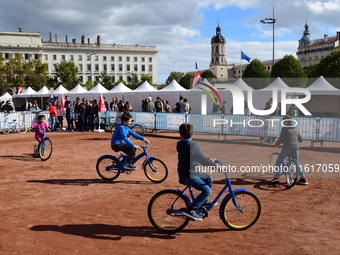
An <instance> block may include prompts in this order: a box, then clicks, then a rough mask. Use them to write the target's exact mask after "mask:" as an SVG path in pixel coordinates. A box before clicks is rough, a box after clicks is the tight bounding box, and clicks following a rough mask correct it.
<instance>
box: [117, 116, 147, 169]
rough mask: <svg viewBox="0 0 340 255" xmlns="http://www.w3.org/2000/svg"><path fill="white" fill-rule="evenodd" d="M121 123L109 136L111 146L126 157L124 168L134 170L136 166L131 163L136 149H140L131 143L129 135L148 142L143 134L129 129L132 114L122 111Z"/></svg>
mask: <svg viewBox="0 0 340 255" xmlns="http://www.w3.org/2000/svg"><path fill="white" fill-rule="evenodd" d="M121 120H122V124H119V125H118V126H117V127H116V130H115V132H114V133H113V135H112V138H111V148H112V150H114V151H115V152H118V151H122V152H124V153H125V154H126V155H127V156H128V158H127V162H126V163H127V164H126V165H125V166H124V168H125V169H130V170H135V169H136V168H137V167H136V166H134V165H133V160H134V158H135V155H136V150H137V149H141V147H139V146H138V145H135V144H133V143H132V142H131V141H130V139H129V136H133V137H134V138H136V139H139V140H142V141H145V142H147V143H150V142H149V141H148V140H147V139H145V138H144V137H143V136H141V135H139V134H137V133H135V132H133V131H132V130H131V129H130V127H129V126H130V125H131V122H132V116H131V115H130V114H129V113H127V112H124V113H123V114H122V116H121Z"/></svg>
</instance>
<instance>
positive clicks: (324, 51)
mask: <svg viewBox="0 0 340 255" xmlns="http://www.w3.org/2000/svg"><path fill="white" fill-rule="evenodd" d="M308 28H309V25H308V23H306V24H305V31H304V32H303V36H302V37H301V39H300V40H299V47H298V51H297V52H296V55H297V57H298V61H299V63H300V64H301V66H302V68H303V69H305V68H307V67H309V66H311V65H313V64H318V63H319V62H320V60H321V59H323V58H325V57H326V56H327V55H329V54H331V52H332V50H334V49H337V48H339V42H340V32H337V33H336V36H333V37H329V36H328V35H326V34H325V35H324V38H322V39H316V40H313V38H312V37H311V35H310V32H309V29H308Z"/></svg>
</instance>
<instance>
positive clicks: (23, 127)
mask: <svg viewBox="0 0 340 255" xmlns="http://www.w3.org/2000/svg"><path fill="white" fill-rule="evenodd" d="M17 131H18V132H19V133H20V134H24V133H26V132H27V125H26V123H25V122H18V123H17Z"/></svg>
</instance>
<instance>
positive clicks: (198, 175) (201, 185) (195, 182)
mask: <svg viewBox="0 0 340 255" xmlns="http://www.w3.org/2000/svg"><path fill="white" fill-rule="evenodd" d="M179 134H180V137H181V140H180V141H179V142H178V143H177V152H178V170H177V171H178V177H179V179H180V181H181V182H183V183H186V184H188V185H190V186H191V187H193V188H195V189H197V190H199V191H201V194H199V195H198V196H197V197H196V198H195V200H194V201H193V203H192V204H191V208H190V210H188V211H184V212H183V214H184V215H186V216H188V217H190V218H192V219H194V220H202V217H201V216H200V215H199V214H198V213H196V209H198V208H200V207H202V206H210V204H211V202H210V201H208V198H209V196H210V194H211V187H212V183H213V178H212V177H211V176H210V175H207V174H205V173H203V172H200V171H197V168H198V163H200V164H201V165H203V166H214V167H215V169H216V167H217V166H216V164H215V163H214V162H213V161H211V160H210V159H209V158H206V157H205V156H204V155H203V153H202V151H201V148H200V147H199V146H198V144H196V143H194V142H193V141H191V139H190V138H191V137H192V134H193V126H192V125H191V124H190V123H183V124H181V125H180V126H179Z"/></svg>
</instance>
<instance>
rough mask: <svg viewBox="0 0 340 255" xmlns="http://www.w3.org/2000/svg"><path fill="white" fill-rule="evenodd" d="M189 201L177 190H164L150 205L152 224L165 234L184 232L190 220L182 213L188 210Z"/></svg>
mask: <svg viewBox="0 0 340 255" xmlns="http://www.w3.org/2000/svg"><path fill="white" fill-rule="evenodd" d="M188 206H189V205H188V203H187V201H186V200H185V199H184V198H183V197H182V196H181V195H180V193H179V192H178V191H176V190H162V191H160V192H158V193H157V194H156V195H154V196H153V197H152V199H151V200H150V202H149V205H148V217H149V220H150V222H151V224H152V225H153V226H154V227H155V228H157V229H158V230H160V231H162V232H165V233H175V232H177V231H180V230H182V229H183V228H184V227H185V226H186V225H187V224H188V223H189V218H188V217H186V216H184V215H183V214H182V213H179V212H180V211H182V210H184V209H187V208H188Z"/></svg>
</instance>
